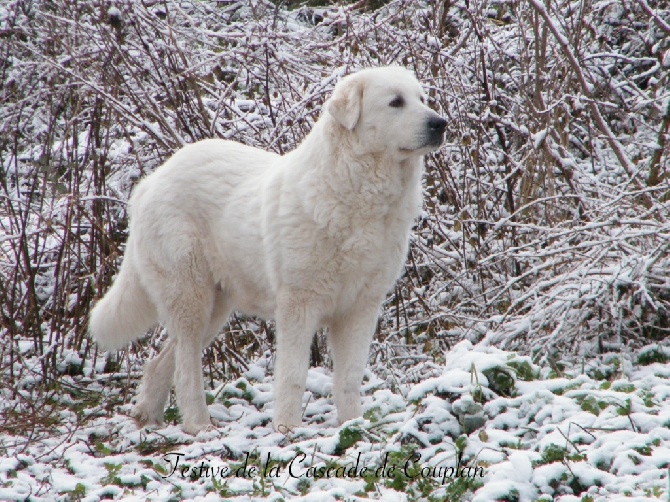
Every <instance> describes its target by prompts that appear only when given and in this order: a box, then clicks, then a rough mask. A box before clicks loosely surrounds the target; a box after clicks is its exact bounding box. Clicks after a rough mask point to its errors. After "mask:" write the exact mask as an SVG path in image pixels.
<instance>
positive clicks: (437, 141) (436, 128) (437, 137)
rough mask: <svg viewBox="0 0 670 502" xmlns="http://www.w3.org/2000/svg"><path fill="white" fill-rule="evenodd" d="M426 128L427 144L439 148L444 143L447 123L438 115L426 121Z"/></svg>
mask: <svg viewBox="0 0 670 502" xmlns="http://www.w3.org/2000/svg"><path fill="white" fill-rule="evenodd" d="M426 127H427V128H428V135H427V136H428V144H429V145H430V146H435V147H438V146H440V145H441V144H442V142H443V141H444V131H445V129H446V128H447V121H446V120H444V119H443V118H442V117H440V116H439V115H435V116H434V117H431V118H429V119H428V123H427V124H426Z"/></svg>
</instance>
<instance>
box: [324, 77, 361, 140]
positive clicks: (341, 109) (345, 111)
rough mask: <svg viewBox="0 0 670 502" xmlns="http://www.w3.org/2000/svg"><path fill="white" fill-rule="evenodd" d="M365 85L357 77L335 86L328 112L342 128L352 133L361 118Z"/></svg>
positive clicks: (348, 78) (346, 79)
mask: <svg viewBox="0 0 670 502" xmlns="http://www.w3.org/2000/svg"><path fill="white" fill-rule="evenodd" d="M362 101H363V83H362V82H361V81H360V79H358V78H356V76H355V75H354V76H351V77H347V78H345V79H344V80H342V81H341V82H340V83H339V84H337V85H336V86H335V90H333V95H332V96H331V97H330V99H329V100H328V106H327V110H328V112H329V113H330V114H331V115H332V116H333V117H335V120H337V121H338V122H339V123H340V124H341V125H342V127H344V128H345V129H347V130H348V131H351V130H352V129H353V128H354V127H356V124H357V123H358V119H359V117H360V116H361V104H362Z"/></svg>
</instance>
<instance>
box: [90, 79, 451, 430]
mask: <svg viewBox="0 0 670 502" xmlns="http://www.w3.org/2000/svg"><path fill="white" fill-rule="evenodd" d="M397 96H401V97H402V100H403V104H402V106H395V105H397V102H396V103H393V104H392V105H389V103H391V102H392V100H393V99H395V98H396V97H397ZM421 99H422V91H421V88H420V86H419V84H418V83H417V82H416V80H415V79H414V77H413V76H412V75H411V74H410V73H409V72H407V71H406V70H403V69H400V68H378V69H373V70H364V71H362V72H359V73H357V74H354V75H353V76H350V77H347V78H345V79H344V80H343V81H342V82H341V83H340V84H338V86H337V87H336V89H335V91H334V93H333V97H332V98H331V100H330V101H329V102H328V103H327V104H326V107H325V108H326V111H325V112H324V113H323V114H322V117H321V118H320V119H319V121H318V122H317V124H316V125H315V127H314V129H313V130H312V131H311V133H310V134H309V135H308V136H307V137H306V138H305V140H304V141H303V142H302V143H301V144H300V146H299V147H298V148H297V149H295V150H294V151H292V152H290V153H288V154H286V155H284V156H279V155H276V154H273V153H268V152H265V151H262V150H258V149H255V148H251V147H247V146H244V145H241V144H239V143H234V142H230V141H224V140H217V139H212V140H205V141H200V142H198V143H194V144H192V145H189V146H186V147H184V148H182V149H181V150H179V151H178V152H177V153H176V154H175V155H174V156H173V157H172V158H170V159H169V160H168V161H167V162H166V163H165V164H164V165H163V166H161V167H160V168H159V169H157V170H156V171H155V172H154V173H153V174H151V175H150V176H148V177H147V178H146V179H144V180H143V181H142V182H141V183H140V184H139V185H138V186H137V187H136V189H135V191H134V193H133V195H132V197H131V201H130V236H129V239H128V243H127V247H126V252H125V256H124V260H123V264H122V266H121V270H120V272H119V275H118V276H117V278H116V279H115V281H114V284H113V286H112V288H111V289H110V291H109V292H108V293H107V294H106V296H105V297H104V298H103V299H102V300H100V302H98V304H97V305H96V306H95V308H94V309H93V312H92V314H91V319H90V330H91V333H92V335H93V337H94V338H95V340H96V341H97V342H98V344H99V345H100V346H101V347H102V348H104V349H108V350H113V349H118V348H120V347H121V346H123V345H124V344H127V343H129V342H131V341H132V340H134V339H136V338H137V337H139V336H141V335H142V334H143V333H144V332H145V331H146V330H147V329H148V328H149V327H150V326H151V325H152V324H154V323H155V322H157V321H160V322H162V323H164V324H165V326H166V327H167V330H168V334H169V335H170V337H169V340H168V342H167V345H166V347H165V348H164V349H163V351H162V352H161V353H160V355H159V356H158V357H157V358H155V359H154V360H153V361H151V362H150V363H148V364H147V368H146V374H145V376H144V380H143V383H142V388H141V390H140V394H139V396H138V399H137V404H136V406H135V409H134V412H133V413H134V416H135V418H136V419H137V420H138V422H139V423H140V424H160V423H162V417H163V409H164V407H165V404H166V401H167V399H168V396H169V391H170V388H171V385H172V383H173V381H174V383H175V386H176V394H177V402H178V406H179V408H180V411H181V413H182V416H183V419H184V430H186V431H187V432H189V433H193V434H195V433H197V432H198V431H199V430H202V429H203V428H206V427H208V426H210V423H211V422H210V418H209V413H208V411H207V406H206V404H205V395H204V382H203V377H202V368H201V351H202V349H203V348H205V347H206V346H207V345H208V344H209V343H210V342H211V340H212V339H213V338H214V337H215V336H216V335H217V334H218V333H219V331H220V330H221V328H222V327H223V325H224V324H225V322H226V321H227V319H228V316H229V315H230V313H231V312H232V311H233V310H236V311H241V312H244V313H246V314H254V315H258V316H260V317H263V318H274V319H275V320H276V323H277V324H276V328H277V356H276V357H277V359H276V365H275V406H274V424H275V428H276V429H278V430H283V428H284V427H286V428H290V427H293V426H296V425H298V424H300V421H301V402H302V396H303V392H304V387H305V379H306V374H307V369H308V363H309V346H310V342H311V337H312V335H313V333H314V332H315V331H316V330H317V329H318V328H320V327H328V339H329V344H330V348H331V352H332V356H333V363H334V384H333V397H334V400H335V404H336V405H337V409H338V418H339V420H341V421H345V420H348V419H351V418H354V417H356V416H359V415H360V414H361V405H360V396H359V391H360V385H361V380H362V377H363V372H364V369H365V364H366V361H367V355H368V351H369V346H370V343H371V340H372V336H373V334H374V330H375V325H376V322H377V316H378V310H379V307H380V305H381V303H382V301H383V299H384V297H385V294H386V293H387V292H388V290H389V289H390V288H391V287H392V286H393V284H394V281H395V280H396V279H397V277H398V276H399V275H400V273H401V271H402V267H403V263H404V261H405V258H406V254H407V248H408V240H409V234H410V230H411V227H412V224H413V221H414V218H415V217H416V215H417V213H418V211H419V210H420V204H421V182H420V180H421V173H422V155H423V154H425V153H426V152H427V151H430V150H431V149H434V148H435V147H436V146H438V145H439V141H441V136H442V132H443V130H444V123H443V122H444V121H442V120H441V119H440V118H439V117H438V116H437V115H436V114H435V113H434V112H432V111H431V110H429V109H428V108H427V107H426V106H425V105H423V104H422V102H421ZM431 120H432V122H431V123H432V126H430V125H428V126H427V125H426V123H427V122H430V121H431ZM440 121H441V122H440ZM436 131H437V132H436ZM438 136H439V138H440V139H439V141H438V140H437V139H436V138H437V137H438Z"/></svg>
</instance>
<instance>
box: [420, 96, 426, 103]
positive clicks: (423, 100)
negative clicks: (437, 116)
mask: <svg viewBox="0 0 670 502" xmlns="http://www.w3.org/2000/svg"><path fill="white" fill-rule="evenodd" d="M421 104H422V105H425V104H426V98H425V97H424V96H421Z"/></svg>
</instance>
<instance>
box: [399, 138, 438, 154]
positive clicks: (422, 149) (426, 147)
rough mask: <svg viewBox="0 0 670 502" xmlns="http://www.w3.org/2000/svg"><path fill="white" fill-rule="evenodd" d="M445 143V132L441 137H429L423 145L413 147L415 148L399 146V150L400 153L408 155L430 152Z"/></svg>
mask: <svg viewBox="0 0 670 502" xmlns="http://www.w3.org/2000/svg"><path fill="white" fill-rule="evenodd" d="M443 144H444V134H440V136H439V137H430V138H428V141H426V142H425V143H424V144H422V145H421V146H417V147H413V148H404V147H403V148H399V149H398V150H399V151H400V153H404V154H407V155H411V154H424V153H428V152H432V151H433V150H437V149H438V148H440V147H441V146H442V145H443Z"/></svg>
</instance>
